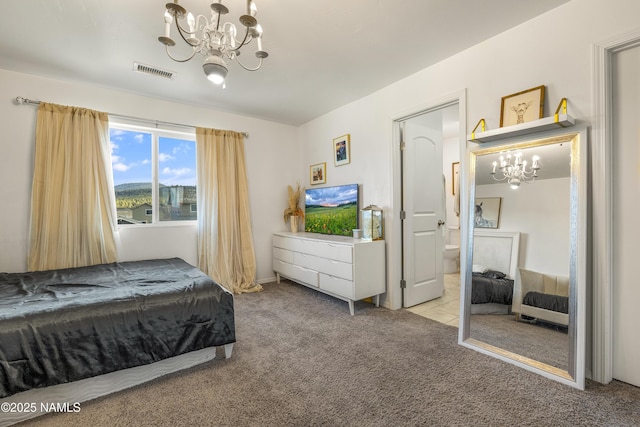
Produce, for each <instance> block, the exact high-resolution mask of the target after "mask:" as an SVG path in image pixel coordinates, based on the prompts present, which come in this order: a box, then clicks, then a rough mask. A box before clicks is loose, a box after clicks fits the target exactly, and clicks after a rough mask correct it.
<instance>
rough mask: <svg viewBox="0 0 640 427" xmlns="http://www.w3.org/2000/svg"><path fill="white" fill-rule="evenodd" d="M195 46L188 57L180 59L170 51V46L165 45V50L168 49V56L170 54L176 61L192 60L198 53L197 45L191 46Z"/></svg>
mask: <svg viewBox="0 0 640 427" xmlns="http://www.w3.org/2000/svg"><path fill="white" fill-rule="evenodd" d="M191 47H192V48H193V53H191V56H189V57H188V58H186V59H178V58H176V57H174V56H173V55H171V52H169V46H166V45H165V50H166V51H167V56H169V58H171V59H173V60H174V61H176V62H187V61H190V60H191V59H192V58H193V57H194V56H196V53H198V49H196V47H195V46H191Z"/></svg>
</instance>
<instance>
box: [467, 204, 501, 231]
mask: <svg viewBox="0 0 640 427" xmlns="http://www.w3.org/2000/svg"><path fill="white" fill-rule="evenodd" d="M501 202H502V198H501V197H476V201H475V214H474V224H475V227H476V228H498V226H499V224H500V204H501Z"/></svg>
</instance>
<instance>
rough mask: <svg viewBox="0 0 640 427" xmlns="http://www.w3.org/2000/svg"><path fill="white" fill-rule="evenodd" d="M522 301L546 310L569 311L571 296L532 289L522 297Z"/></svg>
mask: <svg viewBox="0 0 640 427" xmlns="http://www.w3.org/2000/svg"><path fill="white" fill-rule="evenodd" d="M522 303H523V304H525V305H530V306H532V307H538V308H543V309H545V310H551V311H557V312H558V313H565V314H567V313H569V297H563V296H561V295H552V294H545V293H542V292H535V291H531V292H527V294H526V295H525V296H524V298H523V299H522Z"/></svg>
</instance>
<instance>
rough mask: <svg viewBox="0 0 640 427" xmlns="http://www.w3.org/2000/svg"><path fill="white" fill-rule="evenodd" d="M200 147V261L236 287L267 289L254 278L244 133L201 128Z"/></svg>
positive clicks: (237, 289) (214, 275)
mask: <svg viewBox="0 0 640 427" xmlns="http://www.w3.org/2000/svg"><path fill="white" fill-rule="evenodd" d="M196 150H197V155H196V158H197V169H198V256H199V263H200V265H199V267H200V269H201V270H202V271H204V272H205V273H207V274H208V275H209V276H211V278H213V279H214V280H215V281H217V282H218V283H220V284H221V285H222V286H224V287H225V288H227V289H228V290H229V291H231V292H233V293H236V294H239V293H242V292H255V291H259V290H262V287H261V286H260V285H258V284H256V283H254V280H255V276H256V258H255V253H254V249H253V238H252V236H251V218H250V214H249V194H248V189H247V172H246V168H245V161H244V140H243V136H242V134H241V133H238V132H232V131H225V130H217V129H204V128H196Z"/></svg>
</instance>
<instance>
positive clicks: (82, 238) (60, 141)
mask: <svg viewBox="0 0 640 427" xmlns="http://www.w3.org/2000/svg"><path fill="white" fill-rule="evenodd" d="M35 151H36V152H35V164H34V171H33V185H32V190H31V191H32V192H31V225H30V236H29V255H28V260H27V265H28V268H29V270H30V271H37V270H49V269H58V268H68V267H80V266H85V265H93V264H102V263H109V262H114V261H116V258H117V252H116V243H115V236H114V234H115V231H116V228H117V216H116V208H115V206H116V204H115V194H114V193H113V176H112V174H111V148H110V145H109V122H108V117H107V114H106V113H101V112H98V111H92V110H87V109H83V108H76V107H66V106H62V105H55V104H48V103H40V107H39V109H38V119H37V124H36V150H35Z"/></svg>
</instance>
